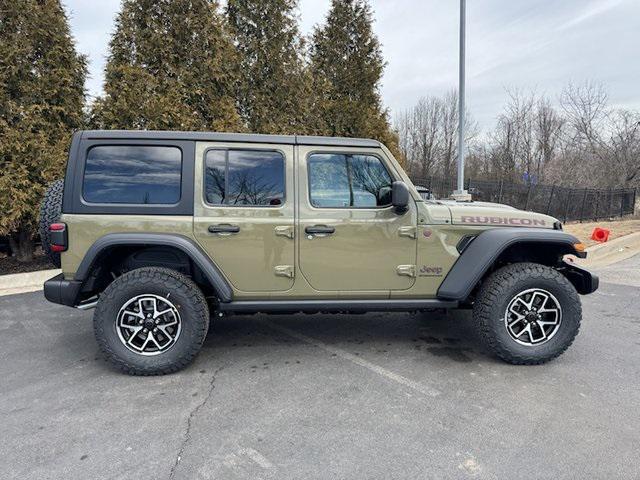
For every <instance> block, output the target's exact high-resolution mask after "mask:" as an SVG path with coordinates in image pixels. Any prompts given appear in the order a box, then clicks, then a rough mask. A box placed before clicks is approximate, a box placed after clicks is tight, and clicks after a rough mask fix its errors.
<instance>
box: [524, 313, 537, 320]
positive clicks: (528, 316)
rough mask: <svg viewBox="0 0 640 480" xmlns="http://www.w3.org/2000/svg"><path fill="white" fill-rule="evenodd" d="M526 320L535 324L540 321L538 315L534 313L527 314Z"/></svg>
mask: <svg viewBox="0 0 640 480" xmlns="http://www.w3.org/2000/svg"><path fill="white" fill-rule="evenodd" d="M526 319H527V320H528V321H529V322H535V321H536V320H537V319H538V315H537V314H535V313H534V312H529V313H527V316H526Z"/></svg>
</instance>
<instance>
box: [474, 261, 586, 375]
mask: <svg viewBox="0 0 640 480" xmlns="http://www.w3.org/2000/svg"><path fill="white" fill-rule="evenodd" d="M473 316H474V320H475V321H476V324H477V326H478V328H479V330H480V334H481V336H482V338H483V339H484V341H485V343H486V345H487V346H488V348H489V349H490V350H491V351H492V352H493V353H495V354H496V355H497V356H498V357H500V358H501V359H503V360H504V361H506V362H508V363H512V364H517V365H536V364H541V363H545V362H548V361H549V360H552V359H553V358H555V357H557V356H559V355H560V354H562V353H563V352H564V351H565V350H566V349H567V348H569V346H570V345H571V344H572V343H573V340H574V339H575V337H576V335H577V334H578V331H579V329H580V321H581V318H582V307H581V305H580V298H579V296H578V293H577V292H576V290H575V288H574V287H573V285H572V284H571V283H570V282H569V281H568V280H567V279H566V277H565V276H564V275H562V274H561V273H559V272H558V271H556V270H554V269H553V268H550V267H547V266H544V265H538V264H534V263H517V264H512V265H508V266H506V267H503V268H501V269H500V270H497V271H496V272H494V273H493V274H492V275H491V276H490V277H489V278H487V280H486V281H485V282H484V284H483V285H482V287H481V288H480V291H479V293H478V296H477V299H476V302H475V304H474V308H473Z"/></svg>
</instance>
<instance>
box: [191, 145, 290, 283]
mask: <svg viewBox="0 0 640 480" xmlns="http://www.w3.org/2000/svg"><path fill="white" fill-rule="evenodd" d="M195 177H196V182H195V201H194V234H195V237H196V239H197V241H198V242H199V243H200V245H201V246H202V247H203V248H204V249H205V250H206V252H207V253H208V254H209V256H210V257H211V258H212V260H213V261H214V262H215V263H216V265H218V267H219V268H220V270H221V271H222V273H223V274H224V275H225V276H226V277H227V279H228V280H229V282H230V283H231V285H232V286H233V287H234V288H235V289H236V290H238V291H240V292H269V291H283V290H287V289H289V288H291V287H292V286H293V279H294V240H293V237H294V191H293V146H292V145H270V144H246V145H244V144H242V145H241V144H233V143H229V144H222V143H215V144H213V143H198V144H197V146H196V175H195Z"/></svg>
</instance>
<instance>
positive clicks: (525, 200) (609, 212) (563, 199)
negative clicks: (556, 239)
mask: <svg viewBox="0 0 640 480" xmlns="http://www.w3.org/2000/svg"><path fill="white" fill-rule="evenodd" d="M412 181H413V183H414V184H415V185H418V186H420V187H423V188H426V189H428V190H429V191H430V192H431V194H432V195H433V196H434V197H435V198H448V197H449V196H450V195H451V193H452V192H453V191H454V190H455V189H456V181H455V179H443V178H436V177H427V178H420V177H416V178H412ZM465 187H466V189H467V191H469V193H471V195H472V196H473V199H474V200H477V201H481V202H495V203H504V204H507V205H511V206H513V207H516V208H519V209H521V210H530V211H535V212H540V213H546V214H547V215H551V216H552V217H555V218H558V219H560V220H562V221H563V222H567V221H580V222H582V221H587V220H600V219H607V218H613V217H622V216H624V215H633V214H634V210H635V204H636V198H637V189H634V188H624V189H595V188H567V187H559V186H556V185H526V184H523V183H511V182H504V181H491V180H473V179H467V181H466V182H465Z"/></svg>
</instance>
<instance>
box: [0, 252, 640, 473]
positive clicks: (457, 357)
mask: <svg viewBox="0 0 640 480" xmlns="http://www.w3.org/2000/svg"><path fill="white" fill-rule="evenodd" d="M639 267H640V256H637V257H634V258H633V259H631V260H629V261H627V262H624V265H618V267H615V266H614V268H613V269H609V270H606V271H604V272H603V279H604V280H609V281H611V282H614V281H615V282H617V284H614V283H603V284H602V285H601V289H600V290H599V291H598V292H596V293H595V294H593V295H591V296H588V297H583V306H584V321H583V325H582V329H581V332H580V335H579V336H578V338H577V340H576V342H575V343H574V345H573V346H572V347H571V348H570V349H569V351H568V352H566V353H565V354H564V355H563V356H561V357H560V358H559V359H557V360H556V361H554V362H552V363H549V364H547V365H543V366H537V367H515V366H510V365H506V364H504V363H502V362H500V361H499V360H496V359H494V358H492V357H490V356H488V355H487V353H486V352H485V351H484V350H483V349H482V347H481V346H480V343H479V341H478V338H477V336H476V335H475V331H474V329H473V325H472V323H471V319H470V316H469V314H468V313H465V312H455V313H449V314H442V313H436V314H430V315H409V314H373V315H372V314H369V315H353V316H346V315H306V316H305V315H297V316H269V317H267V316H243V317H239V316H238V317H228V318H223V319H220V320H216V321H215V322H214V323H213V325H212V330H211V331H210V334H209V336H208V338H207V341H206V343H205V345H204V349H203V351H202V352H201V354H200V355H199V356H198V358H197V360H196V362H195V363H194V364H193V365H192V366H191V367H189V368H188V369H186V370H184V371H182V372H179V373H177V374H174V375H169V376H164V377H151V378H140V377H129V376H126V375H122V374H120V373H118V372H116V371H114V370H112V369H111V368H110V367H109V366H108V365H107V363H106V362H105V361H104V360H103V359H102V358H101V356H100V354H99V352H98V349H97V346H96V343H95V341H94V338H93V331H92V324H91V316H92V312H81V311H78V310H73V309H69V308H65V307H61V306H56V305H52V304H49V303H47V302H46V301H45V300H44V298H43V297H42V293H41V292H36V293H26V294H21V295H11V296H6V297H1V298H0V478H2V479H63V478H64V479H83V480H84V479H88V478H92V479H93V478H101V479H102V478H127V479H130V478H141V479H172V478H175V479H214V478H215V479H225V480H227V479H278V480H282V479H334V478H339V479H405V478H406V479H414V478H416V479H418V478H420V479H430V478H433V479H458V478H462V479H464V478H488V479H491V478H501V479H503V478H510V479H511V478H532V479H534V478H535V479H538V478H539V479H548V478H554V479H565V478H566V479H574V478H576V479H578V478H579V479H582V478H597V479H600V478H602V479H610V478H617V479H638V478H640V467H639V466H638V452H639V451H640V414H638V408H639V406H640V313H639V312H640V289H639V288H638V286H635V285H640V284H639V283H634V282H637V280H638V271H640V268H639ZM620 272H625V273H620Z"/></svg>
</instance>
